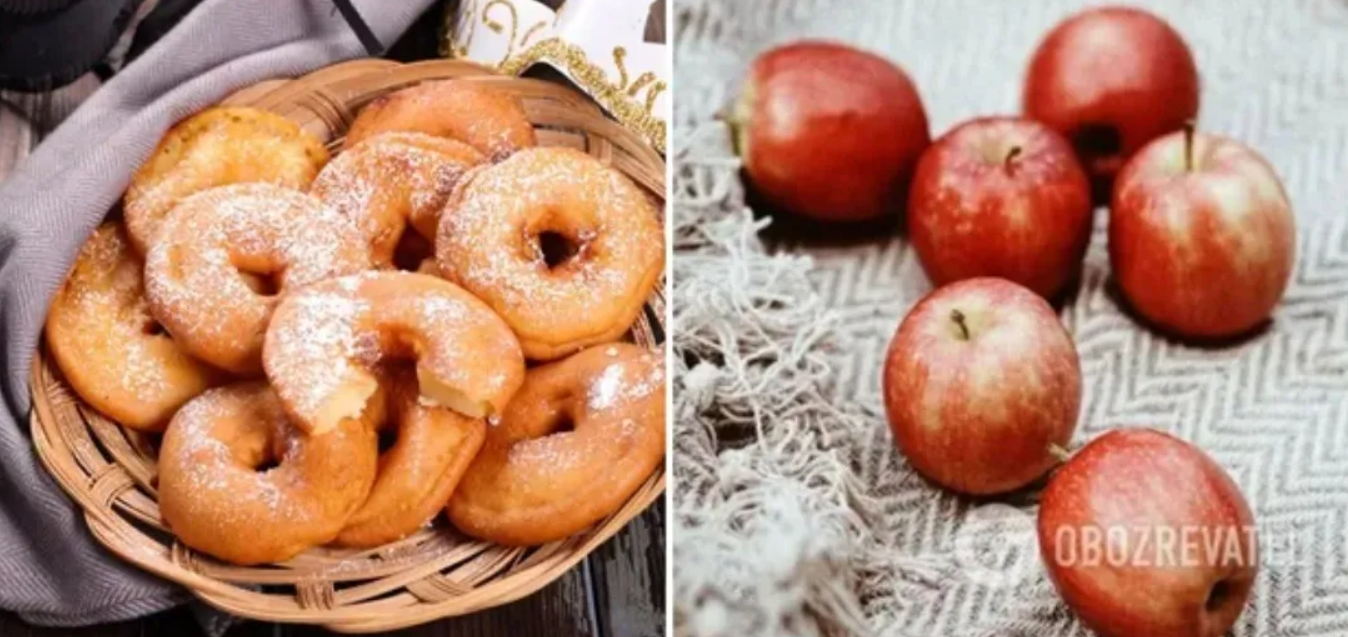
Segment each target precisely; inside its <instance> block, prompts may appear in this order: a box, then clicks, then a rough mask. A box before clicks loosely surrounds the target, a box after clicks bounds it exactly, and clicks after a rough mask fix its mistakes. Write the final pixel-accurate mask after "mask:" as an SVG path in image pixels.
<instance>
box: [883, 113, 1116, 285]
mask: <svg viewBox="0 0 1348 637" xmlns="http://www.w3.org/2000/svg"><path fill="white" fill-rule="evenodd" d="M1092 212H1093V208H1092V206H1091V192H1090V182H1089V181H1088V180H1087V179H1086V173H1085V172H1084V171H1082V170H1081V166H1080V165H1078V164H1077V161H1076V158H1075V157H1074V156H1073V154H1072V147H1071V146H1070V145H1068V143H1067V140H1065V139H1063V138H1062V136H1060V135H1058V134H1057V133H1055V132H1054V131H1053V129H1051V128H1048V127H1047V126H1044V125H1043V124H1040V123H1038V122H1035V121H1033V120H1028V119H1021V118H1015V117H987V118H980V119H975V120H972V121H969V122H965V123H963V124H961V125H959V126H957V127H955V128H954V129H953V130H951V131H950V132H948V133H946V134H945V135H943V136H941V138H940V139H938V140H936V142H935V143H934V144H932V145H931V147H930V148H928V149H927V151H926V152H924V153H922V159H921V160H920V161H919V162H918V164H917V172H916V174H915V175H914V176H913V187H912V190H911V191H910V193H909V197H908V232H909V234H910V236H911V238H912V242H913V247H914V248H916V249H917V257H918V261H920V262H921V263H922V269H924V270H926V272H927V277H928V278H930V279H931V280H932V283H935V284H936V285H938V286H939V285H945V284H946V283H950V282H951V281H959V280H961V279H969V278H973V277H979V276H994V277H1002V278H1005V279H1009V280H1011V281H1014V282H1016V283H1019V284H1021V285H1023V286H1025V287H1027V288H1030V289H1031V290H1034V291H1035V292H1036V293H1038V294H1039V295H1040V296H1043V297H1045V298H1048V299H1052V298H1054V297H1056V296H1058V294H1059V293H1061V292H1062V291H1063V289H1064V288H1065V287H1066V286H1067V284H1068V283H1069V282H1071V281H1072V280H1073V279H1074V278H1075V277H1076V275H1077V273H1078V272H1079V271H1080V269H1081V259H1082V257H1083V256H1085V254H1086V246H1087V244H1088V243H1089V242H1090V238H1091V216H1092Z"/></svg>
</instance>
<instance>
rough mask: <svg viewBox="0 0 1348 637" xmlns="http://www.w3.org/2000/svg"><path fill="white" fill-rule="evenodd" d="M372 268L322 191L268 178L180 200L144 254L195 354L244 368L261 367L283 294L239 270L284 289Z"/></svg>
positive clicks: (161, 306)
mask: <svg viewBox="0 0 1348 637" xmlns="http://www.w3.org/2000/svg"><path fill="white" fill-rule="evenodd" d="M368 267H369V258H368V255H367V253H366V249H365V245H364V243H363V242H362V241H361V240H360V238H359V235H358V234H357V232H356V230H355V228H354V226H353V225H352V224H351V222H350V221H349V220H348V219H346V218H345V217H343V216H342V215H340V214H338V213H337V212H336V211H335V210H333V209H332V208H330V207H328V206H325V205H323V204H322V203H321V202H319V201H318V200H317V199H314V198H313V197H310V196H308V195H305V194H303V193H299V192H296V191H293V190H288V189H285V188H281V187H279V186H273V185H270V184H242V185H232V186H223V187H219V188H214V189H211V190H207V191H204V192H201V193H198V194H196V195H193V196H191V197H189V198H187V199H186V200H184V201H183V202H182V203H181V204H179V205H178V207H176V208H175V209H174V210H173V212H172V213H171V214H170V216H169V218H168V220H167V221H166V222H165V224H164V227H163V229H162V231H161V233H160V236H159V242H158V243H157V244H156V245H155V246H154V247H153V248H152V249H151V250H150V253H149V255H148V257H147V260H146V272H145V285H146V291H147V295H148V297H149V299H150V302H151V306H152V309H153V310H154V311H155V314H156V316H158V318H159V319H160V321H161V322H162V323H163V324H164V326H165V327H166V328H167V329H168V330H169V332H170V333H172V334H173V335H174V336H175V337H176V338H178V339H179V340H180V341H181V342H182V343H183V345H184V347H186V348H188V349H189V351H191V352H192V353H193V354H195V355H197V356H198V357H200V358H202V359H204V360H207V361H209V362H212V363H214V364H216V365H219V366H221V367H224V368H226V369H230V370H234V371H237V372H246V371H250V370H260V369H261V352H262V339H263V334H264V333H265V330H266V326H267V323H268V321H269V320H270V318H271V313H272V308H273V306H274V304H275V299H274V298H273V297H270V296H264V295H262V294H259V293H257V292H254V291H253V290H252V289H250V288H249V286H248V285H247V284H246V283H245V282H244V280H243V278H241V277H240V276H239V272H240V271H245V272H250V273H254V274H263V275H272V276H274V277H275V279H276V280H277V281H278V282H279V284H280V286H279V287H280V291H281V292H282V293H284V292H287V291H290V290H291V289H294V288H298V287H302V286H305V285H309V284H311V283H315V282H317V281H321V280H324V279H327V278H331V277H334V276H340V275H343V274H350V273H354V272H359V271H362V270H365V269H367V268H368Z"/></svg>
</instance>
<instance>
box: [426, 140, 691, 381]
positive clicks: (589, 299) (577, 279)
mask: <svg viewBox="0 0 1348 637" xmlns="http://www.w3.org/2000/svg"><path fill="white" fill-rule="evenodd" d="M658 219H659V213H658V210H657V209H656V208H655V206H654V205H653V204H652V203H651V201H650V200H649V199H648V198H647V197H646V195H645V194H644V193H643V192H642V191H641V190H640V189H639V188H638V187H637V186H636V185H635V184H633V183H632V182H631V181H630V180H628V178H627V177H626V176H624V175H623V174H622V173H620V172H618V171H617V170H615V169H613V168H610V167H609V166H607V165H605V164H603V163H602V162H600V161H599V160H597V159H595V158H593V157H591V156H589V155H586V154H584V153H582V152H580V151H577V150H573V149H569V148H557V147H546V148H534V149H528V150H523V151H520V152H518V153H516V154H514V155H512V156H511V157H510V158H509V159H507V160H505V161H503V162H501V163H499V164H496V165H494V166H489V167H485V168H479V169H478V170H475V171H474V172H472V173H470V174H469V176H468V177H467V178H465V181H464V183H463V185H462V186H460V187H459V189H458V190H457V191H455V194H454V195H453V196H452V197H451V199H450V202H449V204H448V205H447V206H446V207H445V210H444V211H443V213H442V214H441V218H440V232H439V235H438V236H437V240H436V262H437V263H438V264H439V266H440V271H441V273H442V274H443V275H444V276H445V278H447V279H449V280H451V281H454V282H456V283H458V284H459V285H462V286H463V287H464V288H466V289H467V290H468V291H470V292H472V293H473V294H475V295H477V296H478V297H479V298H481V299H482V300H484V301H486V302H487V304H488V305H490V306H491V307H492V309H494V310H496V312H497V313H498V314H500V315H501V317H502V318H504V319H505V321H506V323H509V324H510V327H511V329H513V330H514V331H515V334H516V336H518V337H519V340H520V345H521V346H522V347H523V348H524V354H525V356H527V357H528V358H529V359H531V360H540V361H545V360H552V359H555V358H559V357H562V356H566V355H567V354H570V353H572V352H575V351H577V350H579V349H581V348H583V347H586V346H589V345H593V344H596V343H604V342H609V341H614V340H617V339H618V338H620V337H621V336H622V335H623V333H624V332H626V331H627V330H628V328H630V327H631V325H632V323H633V322H634V321H635V320H636V318H637V316H638V315H639V313H640V312H641V311H642V307H643V306H644V304H645V302H646V299H647V297H649V296H650V294H651V291H652V290H653V289H654V288H655V285H656V283H657V282H658V281H659V278H660V274H661V272H662V269H663V267H664V256H665V247H664V232H663V231H662V230H661V227H660V222H659V220H658ZM549 240H556V242H557V243H561V244H563V245H564V247H565V249H564V250H563V251H562V253H563V254H562V256H561V258H550V255H548V254H547V253H545V250H544V247H545V242H547V241H549Z"/></svg>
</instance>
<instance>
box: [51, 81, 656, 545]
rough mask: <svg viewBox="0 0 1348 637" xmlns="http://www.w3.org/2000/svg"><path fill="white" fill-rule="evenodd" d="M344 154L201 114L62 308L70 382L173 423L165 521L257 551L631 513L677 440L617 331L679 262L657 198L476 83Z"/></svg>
mask: <svg viewBox="0 0 1348 637" xmlns="http://www.w3.org/2000/svg"><path fill="white" fill-rule="evenodd" d="M347 146H348V147H347V148H346V149H345V150H344V151H343V152H342V153H340V154H339V155H338V156H337V158H336V159H334V160H333V161H331V162H329V161H328V159H329V158H328V155H327V152H326V151H325V150H324V147H323V145H322V144H321V143H320V142H319V141H318V140H317V139H315V138H313V137H312V136H310V135H309V134H307V133H305V132H304V131H303V130H301V129H300V128H299V127H298V126H296V125H295V124H293V123H291V122H290V121H289V120H286V119H284V118H281V117H277V116H275V115H272V114H269V113H266V112H262V111H257V110H254V109H248V108H216V109H211V110H208V111H206V112H203V113H200V114H198V115H195V116H193V117H191V118H188V119H187V120H185V121H183V122H181V123H179V124H178V125H177V126H175V127H174V128H172V129H170V130H169V132H168V133H167V134H166V135H165V137H164V139H163V140H162V141H161V143H160V145H159V147H158V148H157V149H156V150H155V153H154V155H153V156H152V157H151V159H150V160H149V161H148V162H146V163H145V165H144V166H142V168H141V169H140V171H138V172H137V174H136V175H135V177H134V178H133V180H132V184H131V186H130V188H129V189H128V191H127V194H126V200H125V202H124V206H123V209H124V215H125V217H124V220H123V221H110V222H108V223H105V224H104V225H103V226H102V227H100V228H99V229H98V230H97V232H95V233H94V236H93V237H92V238H91V239H90V240H89V242H88V243H87V244H86V245H85V246H84V248H83V250H82V251H81V253H80V255H79V256H78V258H77V260H76V263H75V265H74V267H73V269H72V271H71V274H70V276H69V278H68V279H67V281H66V282H65V284H64V285H63V286H62V287H61V289H60V290H59V291H58V293H57V294H56V296H55V298H54V300H53V302H52V306H51V310H50V313H49V317H48V321H47V330H46V341H47V346H48V348H49V349H50V351H51V352H52V355H53V359H54V360H55V361H56V363H57V365H58V367H60V369H61V370H62V372H63V374H64V375H65V377H66V379H67V381H68V382H69V383H70V386H71V387H72V388H73V389H74V390H75V392H76V393H78V394H79V395H80V396H81V397H82V398H83V399H84V400H85V401H86V402H87V403H88V404H89V405H90V406H92V407H93V408H95V409H97V410H98V411H99V412H101V413H102V414H103V415H104V416H106V417H108V418H110V419H112V420H114V421H116V422H118V423H120V424H122V425H123V426H126V427H129V428H132V429H137V430H140V431H144V432H149V433H160V432H162V433H163V443H162V445H161V448H160V454H159V479H158V496H159V503H160V510H161V511H162V514H163V517H164V521H165V522H166V523H167V525H168V527H169V528H170V529H171V530H172V531H173V532H174V534H175V535H176V536H177V537H178V539H179V540H180V541H182V542H183V543H184V544H186V545H188V546H190V547H193V548H195V549H198V550H200V551H202V552H204V553H207V554H210V555H213V556H215V557H217V558H219V559H221V560H225V561H227V562H231V563H235V564H240V565H250V564H260V563H269V562H280V561H284V560H286V559H289V558H290V557H293V556H294V555H296V554H298V553H300V552H302V551H304V550H306V549H308V548H310V547H313V546H317V545H322V544H334V545H338V546H347V547H358V548H367V547H374V546H379V545H381V544H384V543H387V542H390V541H394V540H397V539H399V538H401V537H404V536H407V535H409V534H411V533H413V532H416V531H417V530H419V529H421V528H422V527H424V526H425V525H427V524H428V523H430V522H431V521H432V519H433V518H434V517H435V516H436V514H437V513H438V512H439V511H440V510H446V511H447V513H448V517H449V519H450V521H451V522H452V523H453V524H454V525H455V526H456V527H458V528H459V529H460V530H461V531H463V532H464V533H466V534H468V535H470V536H473V537H477V538H480V539H483V540H487V541H494V542H499V543H503V544H511V545H535V544H541V543H546V542H551V541H555V540H559V539H563V538H565V537H567V536H570V535H572V534H575V533H577V532H579V531H582V530H584V529H585V528H586V527H588V526H589V525H591V524H594V523H595V522H597V521H599V520H601V519H603V518H604V517H606V516H608V515H610V514H611V513H613V512H614V511H615V510H617V509H618V508H619V507H620V506H621V505H622V503H623V502H625V501H626V500H627V499H628V498H630V497H631V495H632V493H633V492H635V490H636V489H637V488H638V487H639V486H640V485H641V483H642V482H644V480H645V479H646V477H647V476H649V475H650V473H651V472H652V471H654V470H655V469H656V468H657V467H658V466H659V464H660V462H661V460H662V458H663V456H664V447H665V439H664V417H665V414H664V392H665V379H664V374H663V372H664V362H663V360H664V359H663V355H661V354H660V353H658V352H652V351H648V350H646V349H644V348H641V347H638V346H635V345H631V344H626V343H618V342H616V340H617V339H618V338H620V337H621V336H622V335H623V334H625V333H626V332H627V330H628V329H629V328H630V326H631V324H632V322H633V321H634V320H635V318H636V316H637V314H638V313H639V312H640V309H641V307H642V306H643V305H644V303H645V300H646V298H647V297H648V296H649V295H650V293H651V291H652V289H653V288H654V286H655V285H656V283H657V281H658V279H659V277H660V275H661V272H662V269H663V255H664V245H663V232H662V230H661V227H660V223H659V220H658V217H657V210H656V209H655V208H654V206H653V205H652V204H651V202H650V201H649V200H648V199H647V197H646V196H645V194H644V193H642V192H641V191H640V190H639V189H638V188H637V187H636V186H635V185H633V184H632V183H631V182H630V181H629V180H628V179H627V178H626V177H625V176H623V175H622V174H621V173H619V172H617V171H616V170H613V169H612V168H609V167H608V166H606V165H604V164H602V163H600V162H599V161H598V160H596V159H594V158H592V157H590V156H588V155H585V154H583V153H579V152H577V151H572V150H569V149H564V148H549V147H536V146H535V138H534V132H533V128H532V126H531V125H530V124H529V122H528V120H527V119H526V118H525V115H524V110H523V108H522V106H521V104H520V103H519V101H518V100H517V99H516V98H515V97H514V96H513V95H512V94H509V93H505V92H500V91H496V90H493V89H489V88H484V87H483V86H482V85H480V84H475V83H472V82H464V81H452V80H451V81H440V82H430V83H426V84H422V85H419V86H415V87H412V88H409V89H405V90H403V91H399V92H397V93H393V94H390V95H388V96H386V97H384V98H383V99H380V100H377V101H375V102H374V103H372V104H371V105H370V106H368V107H367V108H366V109H365V110H364V111H362V112H361V113H360V115H359V116H358V117H357V119H356V121H355V122H354V123H353V125H352V127H351V130H350V134H349V136H348V138H347ZM544 235H553V238H559V239H560V240H561V241H562V242H564V243H565V244H567V245H566V249H565V250H564V251H563V255H562V256H561V257H560V258H558V257H557V256H556V255H554V254H550V253H549V252H548V251H545V249H544V245H543V243H544V240H543V236H544ZM395 264H397V265H395ZM399 266H404V267H406V268H407V269H415V270H417V271H416V272H409V271H399V269H398V267H399ZM526 359H527V360H530V361H533V362H535V363H538V365H536V366H535V367H533V368H532V369H531V370H529V371H528V372H527V373H526V370H525V363H526ZM385 438H388V439H391V440H392V442H391V444H389V445H383V444H382V443H381V440H382V439H385ZM242 538H247V539H246V541H245V540H244V539H242Z"/></svg>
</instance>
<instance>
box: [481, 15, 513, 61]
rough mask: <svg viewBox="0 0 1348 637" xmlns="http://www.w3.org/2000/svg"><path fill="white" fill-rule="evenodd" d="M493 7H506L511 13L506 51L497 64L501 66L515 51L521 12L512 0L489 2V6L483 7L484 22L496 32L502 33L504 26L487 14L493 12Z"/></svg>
mask: <svg viewBox="0 0 1348 637" xmlns="http://www.w3.org/2000/svg"><path fill="white" fill-rule="evenodd" d="M492 7H505V8H506V9H508V10H509V15H510V37H509V38H507V39H506V52H505V55H504V56H502V57H501V61H500V62H497V63H496V64H497V66H500V65H502V64H505V63H506V60H509V59H510V56H511V55H513V54H514V53H515V43H516V42H515V35H516V33H517V31H518V30H519V26H520V13H519V10H518V9H516V8H515V5H514V4H512V3H511V2H510V0H491V1H490V2H488V3H487V6H485V7H482V23H483V24H485V25H487V28H489V29H491V30H492V31H494V32H496V33H501V31H502V30H503V28H502V26H501V23H500V22H497V21H496V20H493V19H491V16H489V15H487V14H488V13H490V12H491V10H492Z"/></svg>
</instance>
